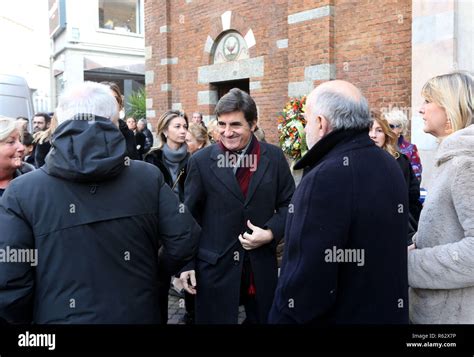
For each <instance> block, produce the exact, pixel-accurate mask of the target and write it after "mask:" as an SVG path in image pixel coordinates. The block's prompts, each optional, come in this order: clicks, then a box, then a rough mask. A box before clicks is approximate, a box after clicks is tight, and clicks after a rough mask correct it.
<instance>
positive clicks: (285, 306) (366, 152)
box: [269, 80, 408, 325]
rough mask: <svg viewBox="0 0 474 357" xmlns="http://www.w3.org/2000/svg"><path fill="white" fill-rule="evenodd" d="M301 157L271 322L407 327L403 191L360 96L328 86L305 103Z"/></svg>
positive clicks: (347, 86) (346, 87) (345, 86)
mask: <svg viewBox="0 0 474 357" xmlns="http://www.w3.org/2000/svg"><path fill="white" fill-rule="evenodd" d="M305 115H306V120H307V125H306V128H305V131H306V140H307V143H308V147H309V151H308V153H307V154H306V155H305V156H304V157H303V158H302V159H301V160H300V161H299V162H298V163H297V164H296V165H295V167H294V168H295V169H305V175H304V177H303V179H302V181H301V183H300V185H299V186H298V188H297V190H296V192H295V194H294V196H293V199H292V203H291V204H290V207H291V209H290V210H289V213H288V218H287V222H286V229H285V241H286V243H285V254H284V257H283V264H282V270H281V274H280V279H279V282H278V286H277V290H276V293H275V299H274V301H273V306H272V309H271V312H270V317H269V322H270V323H280V324H323V325H325V324H404V323H408V309H407V307H408V301H407V298H408V297H407V292H408V283H407V262H406V260H407V249H406V238H407V227H408V213H407V212H408V193H407V188H406V185H405V182H404V179H403V175H402V172H401V170H400V167H399V166H398V164H397V162H396V161H395V160H394V159H393V157H391V156H390V155H389V154H388V153H387V152H386V151H384V150H382V149H380V148H378V147H377V146H376V145H375V144H374V142H373V141H372V140H371V139H370V138H369V136H368V130H369V125H370V121H371V118H370V114H369V106H368V103H367V100H366V99H365V98H364V96H363V95H362V93H361V92H360V91H359V89H357V88H356V87H355V86H354V85H352V84H351V83H348V82H345V81H340V80H335V81H330V82H326V83H324V84H321V85H320V86H318V87H317V88H316V89H315V90H313V91H312V92H311V94H310V95H309V96H308V98H307V104H306V113H305Z"/></svg>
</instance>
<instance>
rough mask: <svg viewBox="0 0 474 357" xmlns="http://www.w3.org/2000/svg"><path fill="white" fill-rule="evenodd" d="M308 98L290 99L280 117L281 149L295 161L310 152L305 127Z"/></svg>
mask: <svg viewBox="0 0 474 357" xmlns="http://www.w3.org/2000/svg"><path fill="white" fill-rule="evenodd" d="M305 108H306V96H304V97H302V98H301V99H299V98H290V101H289V102H288V103H287V104H286V105H285V108H284V109H283V111H282V112H281V113H280V114H279V117H278V133H279V142H280V147H281V149H282V150H283V152H284V153H285V154H287V155H288V156H289V157H291V158H292V159H293V160H298V159H300V158H301V157H302V156H303V155H304V154H306V152H307V151H308V147H307V145H306V138H305V132H304V127H305V126H306V119H305V118H304V112H305Z"/></svg>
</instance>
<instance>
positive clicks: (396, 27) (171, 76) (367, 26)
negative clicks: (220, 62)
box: [145, 0, 411, 143]
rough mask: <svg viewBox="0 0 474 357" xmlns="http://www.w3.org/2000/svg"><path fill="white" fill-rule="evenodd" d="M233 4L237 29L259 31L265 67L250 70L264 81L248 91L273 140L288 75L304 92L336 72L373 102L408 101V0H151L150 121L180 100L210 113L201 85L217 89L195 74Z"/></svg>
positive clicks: (256, 49) (255, 52)
mask: <svg viewBox="0 0 474 357" xmlns="http://www.w3.org/2000/svg"><path fill="white" fill-rule="evenodd" d="M315 9H317V11H311V10H315ZM229 10H230V11H232V28H234V29H235V30H237V31H239V32H240V33H241V34H242V36H245V35H246V33H247V32H248V30H249V29H251V30H252V31H253V33H254V36H255V40H256V45H255V46H253V47H251V48H250V50H249V54H250V57H251V58H256V57H260V56H263V58H264V76H263V77H256V78H251V79H250V82H259V83H258V86H257V87H258V88H257V89H255V90H252V89H251V90H250V92H251V95H252V96H253V97H254V99H255V100H256V102H257V105H258V108H259V116H260V126H261V127H263V129H264V130H265V132H266V135H267V139H268V140H269V141H270V142H273V143H276V141H277V129H276V117H277V113H278V112H279V111H280V110H281V108H282V107H283V106H284V104H285V102H286V101H287V99H288V91H289V83H293V84H292V85H290V87H291V88H295V86H296V88H299V89H300V90H302V91H305V88H308V90H310V87H314V86H316V85H317V84H318V83H320V82H321V81H323V80H327V79H328V78H329V77H331V78H334V75H335V78H340V79H345V80H349V81H351V82H353V83H354V84H356V85H357V86H359V87H360V88H361V89H362V90H363V92H364V94H365V95H366V96H367V97H368V99H369V101H370V104H371V105H372V106H377V107H383V106H385V107H387V106H389V105H392V106H393V105H395V106H402V107H409V106H410V85H411V82H410V81H411V1H410V0H399V1H396V0H387V1H384V2H383V6H382V5H381V4H380V3H378V2H374V1H367V0H360V1H359V0H358V1H347V0H344V1H343V0H321V1H305V0H300V1H291V0H261V1H258V2H256V1H242V0H229V1H225V2H224V1H217V0H199V1H197V0H192V1H189V0H174V1H169V0H168V1H166V0H145V39H146V46H149V47H150V48H151V57H150V58H149V59H147V62H146V67H147V71H152V72H153V73H154V75H153V83H152V84H148V85H147V95H148V98H151V99H152V100H153V102H152V103H150V104H152V108H150V109H152V110H154V111H155V115H156V117H155V118H152V117H150V119H151V122H152V124H155V123H156V120H157V117H158V116H159V114H160V113H161V112H163V111H164V110H166V109H169V108H171V107H172V106H173V104H174V105H175V106H176V105H177V104H176V103H180V105H181V109H182V110H184V111H186V112H187V113H191V112H192V111H196V110H198V111H201V112H203V113H204V114H205V115H210V114H213V110H214V105H212V104H211V105H210V104H205V105H199V104H198V91H209V90H213V89H214V87H213V86H212V84H208V83H205V84H203V83H198V67H200V66H206V65H209V64H211V63H212V59H211V55H210V53H208V52H205V51H204V49H205V44H206V39H207V37H208V36H211V38H212V39H214V40H215V39H216V37H217V36H218V35H219V34H220V33H221V31H222V22H221V15H222V14H223V13H224V12H226V11H229ZM319 10H322V11H319ZM326 10H327V12H325V11H326ZM295 14H296V15H297V16H296V17H295V16H293V17H291V15H295ZM321 14H322V15H321ZM289 15H290V17H291V20H290V18H289ZM308 16H309V17H308ZM289 21H290V22H292V23H290V24H289V23H288V22H289ZM164 27H166V28H164ZM160 28H161V32H160ZM164 30H165V32H163V31H164ZM166 31H169V32H166ZM285 39H288V44H287V47H286V46H285V41H281V40H285ZM277 41H278V42H277ZM148 51H149V49H148ZM162 59H164V60H165V63H166V59H168V62H167V63H170V64H162ZM176 59H177V63H176ZM326 66H328V67H326ZM331 66H333V68H334V71H332V70H329V69H330V68H332V67H331ZM325 70H328V71H329V72H328V73H327V76H329V77H328V78H326V77H325V76H326V74H325V72H324V71H325ZM321 71H322V72H321ZM149 73H151V72H149ZM149 77H150V75H149ZM162 84H170V85H171V88H169V87H167V86H164V87H163V88H162ZM300 86H302V87H300ZM149 115H150V116H153V112H149Z"/></svg>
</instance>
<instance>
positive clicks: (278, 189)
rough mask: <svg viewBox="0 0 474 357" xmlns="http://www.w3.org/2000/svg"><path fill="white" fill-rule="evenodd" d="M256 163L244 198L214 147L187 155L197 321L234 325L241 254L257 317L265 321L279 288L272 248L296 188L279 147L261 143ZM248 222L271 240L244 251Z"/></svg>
mask: <svg viewBox="0 0 474 357" xmlns="http://www.w3.org/2000/svg"><path fill="white" fill-rule="evenodd" d="M260 147H261V156H260V162H259V164H258V166H257V169H256V171H255V172H254V174H253V176H252V178H251V181H250V186H249V190H248V194H247V198H245V197H244V195H243V194H242V192H241V190H240V187H239V184H238V182H237V180H236V178H235V175H234V173H233V170H232V168H231V167H218V162H219V155H222V154H223V152H222V151H221V148H220V147H219V146H218V145H212V146H210V147H207V148H204V149H202V150H200V151H198V152H197V153H196V154H194V155H193V156H191V159H190V160H189V163H188V176H187V179H186V182H185V185H184V187H185V204H186V206H187V207H188V208H189V210H190V211H191V213H192V214H193V216H194V218H195V219H196V220H197V222H198V223H199V224H200V225H201V227H202V234H201V236H200V243H199V253H198V256H197V259H196V260H195V262H194V267H191V266H189V267H188V268H195V270H196V275H197V295H196V322H197V323H224V324H236V323H237V318H238V305H239V294H240V283H241V276H242V265H243V261H244V254H249V258H250V262H251V265H252V270H253V273H254V279H255V286H256V299H257V304H258V311H259V318H260V320H261V321H266V319H267V316H268V312H269V309H270V306H271V303H272V300H273V296H274V292H275V287H276V283H277V258H276V245H277V243H278V242H279V241H280V240H281V239H282V237H283V232H284V228H285V220H286V216H287V211H288V204H289V203H290V200H291V197H292V195H293V192H294V189H295V184H294V180H293V177H292V176H291V173H290V169H289V166H288V163H287V161H286V159H285V157H284V155H283V152H282V151H281V149H280V148H278V147H276V146H273V145H270V144H266V143H260ZM247 219H250V220H251V222H252V223H253V224H254V225H257V226H258V227H261V228H269V229H271V230H272V232H273V236H274V240H273V241H272V242H270V243H269V244H266V245H264V246H261V247H259V248H257V249H254V250H251V251H248V252H247V253H245V252H246V251H245V250H244V249H243V248H242V245H241V244H240V242H239V240H238V236H239V234H241V233H242V232H243V231H244V230H245V229H246V227H247V226H246V224H245V222H246V221H247Z"/></svg>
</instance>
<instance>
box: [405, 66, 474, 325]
mask: <svg viewBox="0 0 474 357" xmlns="http://www.w3.org/2000/svg"><path fill="white" fill-rule="evenodd" d="M421 95H422V96H423V97H424V99H425V101H424V103H423V105H422V106H421V108H420V110H419V113H420V114H421V115H422V116H423V121H424V128H423V130H424V131H425V132H426V133H429V134H431V135H433V136H435V137H436V138H437V139H438V140H439V141H440V145H439V147H438V149H437V152H436V157H435V168H434V171H433V180H432V181H433V184H432V186H431V187H430V189H429V193H428V196H427V199H426V201H425V204H424V208H423V211H422V213H421V216H420V222H419V225H418V232H417V233H416V235H415V237H414V245H412V246H410V247H409V248H408V250H409V251H408V281H409V285H410V295H409V297H410V299H409V302H410V319H411V321H412V322H413V323H416V324H472V323H474V305H473V304H472V302H473V301H474V195H473V194H472V193H473V192H474V125H473V120H474V118H473V115H474V80H473V76H472V75H471V74H469V73H467V72H455V73H451V74H444V75H440V76H437V77H434V78H431V79H430V80H429V81H428V82H427V83H426V84H425V85H424V86H423V89H422V92H421Z"/></svg>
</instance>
